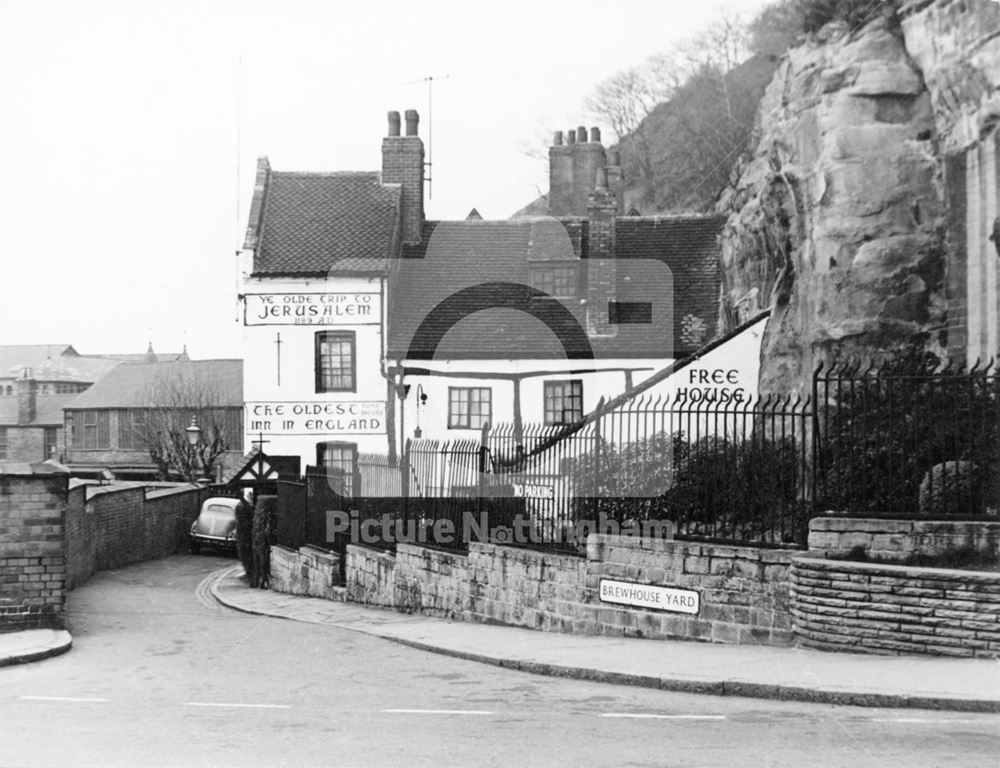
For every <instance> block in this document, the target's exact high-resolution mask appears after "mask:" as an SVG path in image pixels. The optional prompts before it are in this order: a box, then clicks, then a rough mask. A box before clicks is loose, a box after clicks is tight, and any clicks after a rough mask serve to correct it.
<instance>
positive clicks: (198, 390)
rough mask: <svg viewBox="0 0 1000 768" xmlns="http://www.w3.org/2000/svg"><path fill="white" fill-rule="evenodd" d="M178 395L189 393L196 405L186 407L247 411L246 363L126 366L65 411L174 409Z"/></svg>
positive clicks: (68, 404) (201, 361) (99, 383)
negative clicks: (245, 409)
mask: <svg viewBox="0 0 1000 768" xmlns="http://www.w3.org/2000/svg"><path fill="white" fill-rule="evenodd" d="M173 385H176V386H173ZM174 392H180V393H182V394H183V393H186V394H187V396H188V399H189V400H192V401H190V402H185V403H183V405H185V406H189V407H195V406H197V407H206V408H225V407H243V361H242V360H189V361H174V362H168V363H122V364H121V365H119V366H118V367H117V368H115V370H113V371H112V372H111V373H109V374H108V375H107V376H105V377H104V378H103V379H101V380H100V381H99V382H97V383H96V384H94V386H92V387H91V388H90V389H88V390H87V391H86V392H82V393H80V394H79V395H77V396H76V397H75V398H73V399H72V400H71V401H70V402H69V403H67V404H66V406H65V407H66V409H67V410H80V409H90V408H157V407H171V406H176V405H178V404H179V403H178V402H176V400H174V399H173V393H174ZM193 399H198V402H193Z"/></svg>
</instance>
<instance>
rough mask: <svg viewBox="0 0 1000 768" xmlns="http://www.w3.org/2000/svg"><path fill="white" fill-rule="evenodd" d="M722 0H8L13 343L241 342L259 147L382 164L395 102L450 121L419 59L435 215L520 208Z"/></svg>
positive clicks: (194, 349)
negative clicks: (603, 97)
mask: <svg viewBox="0 0 1000 768" xmlns="http://www.w3.org/2000/svg"><path fill="white" fill-rule="evenodd" d="M765 4H766V2H765V0H731V2H729V3H728V6H729V7H730V8H736V9H737V10H739V11H741V12H744V13H745V14H746V15H747V16H752V14H753V13H754V12H755V11H757V10H759V9H760V8H761V7H763V6H764V5H765ZM717 7H718V6H716V5H712V4H711V3H710V2H690V0H631V1H630V2H628V3H626V4H625V5H624V6H619V8H615V7H614V6H612V5H611V4H608V3H596V2H590V0H577V1H576V2H562V1H561V0H559V1H557V0H541V1H540V2H539V1H538V0H534V1H532V2H524V1H523V0H516V1H510V0H506V1H500V0H498V1H497V2H494V3H489V4H485V3H459V2H454V3H451V2H417V0H410V2H405V3H396V2H391V1H388V0H387V1H384V2H377V3H376V2H367V3H366V2H350V3H338V2H332V0H326V1H325V2H324V1H319V0H317V1H316V2H305V1H301V2H296V1H294V0H284V1H283V2H281V3H277V2H256V1H254V0H232V2H209V0H201V1H200V2H198V1H195V2H186V1H178V0H170V1H169V2H164V1H162V0H161V1H160V2H146V1H143V0H128V1H124V2H106V1H104V0H101V1H99V2H91V1H87V0H84V1H79V0H77V1H72V0H68V1H66V2H46V1H45V0H20V1H19V0H0V148H2V151H3V159H2V162H0V254H2V255H0V258H2V259H3V261H2V265H3V268H2V278H0V298H2V301H0V344H38V343H70V344H73V345H75V346H76V348H77V350H79V351H80V352H82V353H99V352H143V351H145V349H146V345H147V343H148V342H149V341H150V340H151V341H152V342H153V346H154V348H155V349H156V350H158V351H161V352H162V351H174V350H180V348H181V347H182V345H184V344H187V346H188V350H189V352H190V354H191V355H192V357H194V358H209V357H240V356H241V355H242V349H241V331H240V326H239V325H238V324H237V322H236V304H235V295H236V269H235V256H234V252H235V250H236V249H237V248H238V247H239V246H240V245H241V243H242V234H243V230H244V228H245V226H246V211H247V208H248V203H249V197H250V195H251V192H252V187H253V174H254V168H255V164H256V158H257V156H258V155H267V156H268V157H269V158H270V160H271V165H272V167H273V168H275V169H276V170H279V171H281V170H284V171H293V170H295V171H334V170H378V169H379V168H380V165H381V139H382V137H383V135H384V134H385V130H386V119H385V115H386V112H387V111H388V110H390V109H398V110H400V111H402V110H404V109H407V108H416V109H418V110H419V111H420V113H421V126H420V128H421V130H420V133H421V135H422V136H423V137H424V141H425V143H426V142H427V138H428V115H427V98H428V94H427V85H426V83H413V82H412V81H415V80H419V79H420V78H424V77H427V76H428V75H431V76H435V77H436V78H438V79H437V80H436V81H435V83H434V115H433V117H434V120H433V129H434V141H433V159H434V173H433V175H434V187H433V199H431V200H429V201H428V202H427V206H426V207H427V215H428V217H429V218H464V217H465V215H466V214H467V213H468V211H469V209H470V208H472V207H473V206H475V207H477V208H478V209H479V211H480V212H481V213H482V214H483V216H484V217H486V218H506V217H507V216H509V215H510V214H511V213H513V212H514V211H515V210H517V209H518V208H520V207H522V206H523V205H525V204H527V203H528V202H530V201H531V200H533V199H534V198H535V197H536V196H537V195H538V194H539V192H543V191H545V189H546V187H547V167H546V165H545V163H544V162H542V161H539V160H537V159H531V158H529V157H527V156H526V155H525V154H524V152H523V144H524V143H525V142H526V141H530V140H532V139H533V138H534V137H536V136H538V135H539V133H540V131H544V132H546V133H551V131H553V130H559V129H566V128H568V127H570V126H571V125H577V124H580V123H584V122H585V123H586V124H587V125H588V126H589V125H591V124H593V121H592V120H590V119H589V118H586V117H585V115H584V114H583V109H582V105H583V100H584V98H585V97H586V95H587V93H588V92H589V91H590V90H591V89H592V88H593V87H594V86H595V85H596V84H597V83H598V82H600V81H601V80H602V79H604V78H605V77H607V76H609V75H611V74H614V73H615V72H616V71H618V70H620V69H623V68H626V67H629V66H631V65H633V64H637V63H639V62H640V61H642V60H643V59H644V58H645V57H647V56H649V55H651V54H653V53H656V52H658V51H661V50H665V49H667V48H669V46H670V44H671V42H672V41H674V40H679V39H682V38H684V37H685V36H687V35H689V34H691V33H692V32H694V31H696V30H697V29H698V28H699V27H701V26H703V25H704V24H705V23H706V22H707V21H708V20H709V19H710V18H711V17H712V15H713V13H714V12H715V9H716V8H717ZM444 76H447V79H445V77H444ZM601 127H602V129H603V130H604V131H605V137H606V140H605V143H606V144H607V143H609V141H608V140H609V139H611V136H610V130H609V129H608V127H607V126H601Z"/></svg>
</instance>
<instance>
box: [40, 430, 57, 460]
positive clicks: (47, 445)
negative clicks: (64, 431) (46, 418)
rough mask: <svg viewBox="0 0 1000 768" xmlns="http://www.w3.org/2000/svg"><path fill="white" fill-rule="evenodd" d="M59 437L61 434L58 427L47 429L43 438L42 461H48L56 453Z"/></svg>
mask: <svg viewBox="0 0 1000 768" xmlns="http://www.w3.org/2000/svg"><path fill="white" fill-rule="evenodd" d="M58 437H59V432H58V430H57V429H56V427H46V428H45V433H44V436H43V441H44V442H43V445H42V454H43V455H42V460H43V461H48V460H49V459H51V458H52V457H53V455H54V454H55V452H56V444H57V440H58Z"/></svg>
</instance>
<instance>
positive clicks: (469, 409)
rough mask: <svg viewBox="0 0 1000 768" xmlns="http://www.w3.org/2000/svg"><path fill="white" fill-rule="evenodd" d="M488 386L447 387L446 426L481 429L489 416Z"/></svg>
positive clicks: (489, 392)
mask: <svg viewBox="0 0 1000 768" xmlns="http://www.w3.org/2000/svg"><path fill="white" fill-rule="evenodd" d="M492 401H493V393H492V391H491V390H490V388H489V387H448V428H449V429H482V428H483V425H484V424H486V423H488V422H489V421H490V418H491V411H492V407H491V406H492Z"/></svg>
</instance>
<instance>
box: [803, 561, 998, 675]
mask: <svg viewBox="0 0 1000 768" xmlns="http://www.w3.org/2000/svg"><path fill="white" fill-rule="evenodd" d="M791 582H792V584H791V601H792V604H791V611H792V624H793V630H794V632H795V635H796V636H797V637H798V639H799V642H800V643H801V644H802V645H804V646H807V647H810V648H819V649H823V650H835V651H857V652H860V653H882V654H900V653H927V654H937V655H947V656H984V657H1000V573H996V572H987V571H951V570H945V569H943V568H913V567H904V566H895V565H873V564H869V563H854V562H846V561H842V560H820V559H813V558H804V557H797V558H795V559H794V560H792V567H791Z"/></svg>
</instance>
